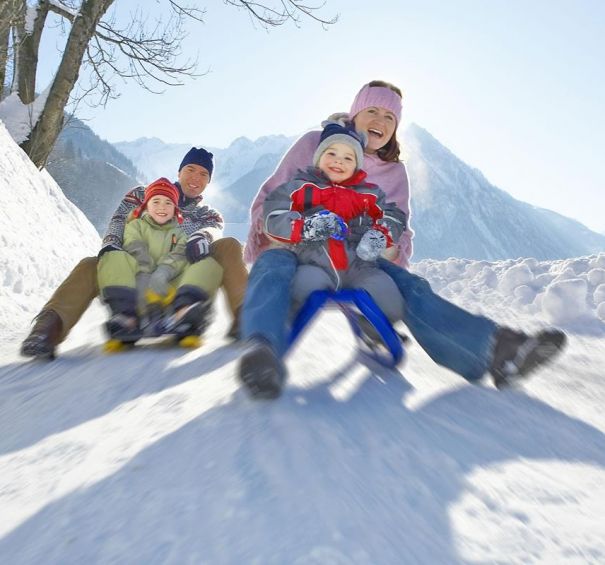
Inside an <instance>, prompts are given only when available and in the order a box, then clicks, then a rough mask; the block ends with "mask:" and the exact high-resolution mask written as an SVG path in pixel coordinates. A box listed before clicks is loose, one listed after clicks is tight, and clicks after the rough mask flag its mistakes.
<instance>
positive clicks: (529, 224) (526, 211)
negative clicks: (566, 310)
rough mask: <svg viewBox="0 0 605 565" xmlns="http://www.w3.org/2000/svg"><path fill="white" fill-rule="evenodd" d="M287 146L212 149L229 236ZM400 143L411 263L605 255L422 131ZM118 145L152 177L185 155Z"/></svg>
mask: <svg viewBox="0 0 605 565" xmlns="http://www.w3.org/2000/svg"><path fill="white" fill-rule="evenodd" d="M292 141H293V139H292V138H286V137H284V136H269V137H263V138H260V139H258V140H256V141H250V140H248V139H246V138H239V139H237V140H235V141H234V142H233V143H232V144H231V145H230V146H229V147H228V148H227V149H222V150H221V149H213V152H214V153H215V155H216V156H217V168H216V174H215V177H214V178H213V182H212V183H211V185H210V187H209V189H208V193H207V198H208V199H209V201H210V202H211V203H212V204H213V205H214V206H216V207H217V208H219V209H220V210H221V212H223V215H224V216H225V218H226V220H227V222H228V225H227V226H226V230H225V233H226V234H227V235H235V236H236V237H239V238H240V239H245V237H246V235H247V231H248V210H249V207H250V203H251V201H252V199H253V198H254V195H255V194H256V192H257V191H258V188H259V187H260V185H261V184H262V182H263V181H264V180H265V179H266V178H267V177H268V176H269V175H270V174H271V173H272V172H273V170H274V168H275V166H276V164H277V163H278V162H279V159H280V158H281V157H282V155H283V154H284V153H285V151H286V150H287V149H288V147H289V146H290V144H291V143H292ZM401 141H402V146H403V156H404V159H405V162H406V165H407V168H408V173H409V176H410V183H411V187H412V188H411V191H412V214H413V216H412V226H413V227H414V228H415V229H416V237H415V239H414V250H415V251H414V261H420V260H422V259H428V258H432V259H447V258H448V257H459V258H468V259H484V260H490V261H493V260H497V259H509V258H517V257H536V258H537V259H559V258H565V257H577V256H580V255H589V254H592V253H598V252H600V251H605V236H603V235H602V234H598V233H596V232H593V231H591V230H589V229H588V228H587V227H586V226H584V225H582V224H580V223H579V222H577V221H575V220H571V219H569V218H566V217H564V216H561V215H560V214H557V213H555V212H552V211H549V210H544V209H541V208H536V207H534V206H531V205H529V204H526V203H525V202H521V201H519V200H516V199H514V198H513V197H512V196H510V195H509V194H508V193H506V192H504V191H503V190H500V189H498V188H497V187H495V186H493V185H492V184H490V183H489V182H488V181H487V180H486V179H485V177H484V176H483V175H482V174H481V172H480V171H478V170H476V169H473V168H471V167H469V166H468V165H466V164H465V163H464V162H462V161H461V160H460V159H458V158H457V157H456V156H455V155H453V154H452V153H451V152H450V151H449V150H448V149H447V148H446V147H444V146H443V145H442V144H441V143H439V141H437V140H436V139H435V138H434V137H432V136H431V135H430V134H429V133H428V132H427V131H426V130H424V129H422V128H421V127H419V126H417V125H415V124H411V125H410V126H409V127H408V128H406V129H405V130H404V131H403V132H402V134H401ZM117 146H118V148H119V149H120V150H121V151H123V152H124V153H125V154H126V155H128V156H129V157H130V158H131V159H132V160H133V161H134V162H135V163H136V164H137V166H138V168H139V169H142V170H143V169H144V167H145V166H147V165H148V166H149V167H150V168H151V169H150V170H154V171H155V172H156V173H157V174H156V176H158V175H159V173H160V171H161V170H164V171H165V170H168V169H169V170H172V169H173V168H174V167H175V165H174V163H177V165H176V166H178V162H179V160H180V158H181V157H182V155H183V154H184V152H185V151H186V150H187V149H188V146H187V145H171V144H163V143H162V142H161V141H160V140H159V139H154V140H138V141H136V142H132V144H130V143H120V144H117ZM167 157H169V159H167ZM154 163H155V164H154ZM154 166H155V167H156V168H155V169H154V168H153V167H154ZM163 174H165V173H163ZM229 224H230V225H229Z"/></svg>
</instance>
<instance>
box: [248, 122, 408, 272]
mask: <svg viewBox="0 0 605 565" xmlns="http://www.w3.org/2000/svg"><path fill="white" fill-rule="evenodd" d="M320 134H321V132H320V131H311V132H308V133H306V134H304V135H303V136H302V137H301V138H299V139H298V140H297V141H296V142H295V143H294V145H292V147H291V148H290V149H289V150H288V152H287V153H286V154H285V155H284V157H283V159H282V160H281V162H280V164H279V165H278V167H277V169H276V170H275V172H274V173H273V175H271V176H270V177H269V178H268V179H267V180H266V181H265V182H264V183H263V185H262V186H261V188H260V190H259V191H258V193H257V195H256V197H255V198H254V201H253V203H252V208H251V210H250V216H251V222H250V232H249V234H248V240H247V242H246V248H245V254H244V259H245V260H246V261H247V262H249V263H251V262H253V261H254V260H255V259H256V258H257V257H258V255H259V254H260V253H261V252H262V251H264V250H265V249H267V248H268V247H269V246H270V245H271V241H270V239H269V238H268V237H267V235H266V234H265V233H264V222H263V202H264V201H265V198H266V197H267V195H268V194H269V193H271V192H272V191H273V190H275V189H276V188H277V187H278V186H279V185H281V184H284V183H286V182H288V181H289V180H291V179H293V178H294V177H295V176H296V173H297V171H298V170H299V169H304V168H305V167H308V166H309V164H310V163H312V162H313V153H314V152H315V149H317V145H318V143H319V136H320ZM362 168H363V170H364V171H366V173H367V175H368V176H367V180H368V181H369V182H371V183H373V184H376V185H378V186H379V187H380V188H381V190H382V191H383V192H384V194H385V197H386V201H387V202H394V203H395V205H396V206H397V207H398V208H399V209H400V210H401V211H403V212H404V214H405V215H406V218H407V229H406V231H404V232H403V234H402V235H401V237H400V239H399V241H398V242H397V243H396V244H395V247H396V248H397V251H398V255H397V258H396V259H394V262H395V263H397V264H398V265H401V266H402V267H408V266H409V259H410V257H411V256H412V237H413V235H414V232H413V231H412V230H411V229H410V221H409V220H410V203H409V200H410V192H409V184H408V176H407V172H406V170H405V165H404V164H403V163H401V162H396V163H395V162H386V161H382V160H381V159H380V158H379V157H378V156H376V155H367V154H366V155H364V161H363V167H362Z"/></svg>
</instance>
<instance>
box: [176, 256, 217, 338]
mask: <svg viewBox="0 0 605 565" xmlns="http://www.w3.org/2000/svg"><path fill="white" fill-rule="evenodd" d="M222 280H223V268H222V267H221V266H220V265H219V263H218V262H217V261H216V260H215V259H213V258H212V257H206V258H205V259H202V260H201V261H198V262H197V263H193V264H191V265H188V266H187V267H186V269H185V271H184V273H183V274H182V275H181V277H180V278H179V279H178V280H177V292H176V297H175V299H174V302H173V304H172V305H173V308H174V311H175V313H174V314H173V315H172V316H170V318H168V320H167V326H166V328H167V330H169V331H173V332H175V333H176V334H177V335H178V336H179V337H185V336H200V335H202V334H203V333H204V330H205V329H206V327H207V326H208V324H209V322H210V312H211V306H212V301H213V299H214V296H215V295H216V291H217V290H218V288H219V286H220V284H221V281H222Z"/></svg>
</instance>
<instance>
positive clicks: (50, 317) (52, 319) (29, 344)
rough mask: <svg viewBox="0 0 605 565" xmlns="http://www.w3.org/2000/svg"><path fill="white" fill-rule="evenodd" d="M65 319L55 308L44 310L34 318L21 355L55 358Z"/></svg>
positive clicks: (22, 345)
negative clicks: (62, 318)
mask: <svg viewBox="0 0 605 565" xmlns="http://www.w3.org/2000/svg"><path fill="white" fill-rule="evenodd" d="M62 330H63V321H62V320H61V317H60V316H59V314H57V313H56V312H55V311H54V310H42V312H40V313H39V314H38V315H37V316H36V318H35V319H34V327H33V328H32V330H31V332H30V333H29V335H28V336H27V337H26V338H25V340H23V343H22V344H21V355H23V356H24V357H34V358H35V359H48V360H53V359H54V358H55V349H56V348H57V346H58V345H59V339H60V337H61V331H62Z"/></svg>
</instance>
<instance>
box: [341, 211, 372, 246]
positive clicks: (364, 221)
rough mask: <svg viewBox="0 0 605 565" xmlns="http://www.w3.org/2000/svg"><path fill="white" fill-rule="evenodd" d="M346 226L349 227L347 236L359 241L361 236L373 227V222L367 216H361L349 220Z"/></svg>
mask: <svg viewBox="0 0 605 565" xmlns="http://www.w3.org/2000/svg"><path fill="white" fill-rule="evenodd" d="M347 224H348V226H349V235H350V236H351V237H352V239H353V240H356V239H361V238H362V236H363V234H364V233H366V232H367V231H368V230H369V229H370V228H371V227H372V226H373V225H374V220H373V219H372V218H370V216H368V215H367V214H363V215H361V216H356V217H355V218H351V219H350V220H349V221H348V222H347Z"/></svg>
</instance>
